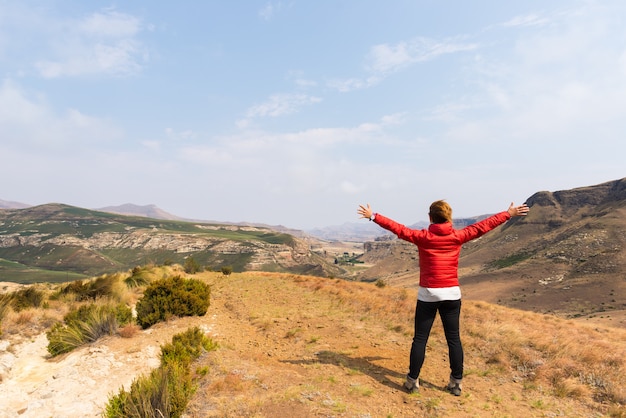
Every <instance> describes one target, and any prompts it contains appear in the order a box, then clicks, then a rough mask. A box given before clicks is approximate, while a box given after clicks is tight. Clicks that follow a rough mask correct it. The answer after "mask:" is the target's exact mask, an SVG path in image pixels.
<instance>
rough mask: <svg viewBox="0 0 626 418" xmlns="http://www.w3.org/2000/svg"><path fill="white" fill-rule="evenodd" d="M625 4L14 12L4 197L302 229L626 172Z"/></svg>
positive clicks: (84, 4) (520, 195)
mask: <svg viewBox="0 0 626 418" xmlns="http://www.w3.org/2000/svg"><path fill="white" fill-rule="evenodd" d="M624 109H626V2H623V1H622V0H613V1H611V0H605V1H579V0H555V1H550V2H546V1H533V0H530V1H524V2H503V1H495V0H493V1H473V2H468V1H417V0H412V1H409V0H390V1H387V2H380V1H371V0H343V1H341V0H337V1H328V0H320V1H304V0H293V1H239V2H234V1H178V2H175V3H174V2H169V1H156V0H149V1H148V0H136V1H132V2H117V3H115V2H101V1H82V0H81V1H78V0H75V1H71V0H68V1H29V0H21V1H18V0H14V1H5V0H0V179H1V180H0V199H3V200H9V201H17V202H22V203H27V204H33V205H35V204H43V203H50V202H61V203H66V204H70V205H75V206H81V207H86V208H98V207H104V206H111V205H120V204H124V203H134V204H138V205H146V204H156V205H157V206H159V207H160V208H162V209H164V210H166V211H168V212H170V213H173V214H175V215H178V216H182V217H187V218H194V219H206V220H216V221H233V222H238V221H248V222H261V223H267V224H272V225H285V226H289V227H293V228H302V229H309V228H313V227H321V226H329V225H338V224H342V223H344V222H356V221H357V215H356V208H357V206H358V204H359V203H366V202H369V203H371V205H372V207H373V209H374V210H375V211H377V212H381V213H384V214H385V215H387V216H389V217H392V218H394V219H396V220H398V221H399V222H402V223H406V224H411V223H414V222H417V221H423V220H427V215H426V213H427V210H428V205H429V204H430V203H431V202H432V201H434V200H437V199H446V200H447V201H448V202H449V203H450V204H451V205H452V207H453V208H454V215H455V217H467V216H474V215H479V214H484V213H492V212H497V211H500V210H505V209H506V208H507V207H508V204H509V203H510V202H511V201H515V202H516V203H521V202H523V201H524V200H525V199H526V198H528V197H529V196H531V195H532V194H533V193H535V192H537V191H542V190H548V191H556V190H565V189H570V188H574V187H581V186H588V185H593V184H598V183H602V182H605V181H610V180H615V179H619V178H623V177H625V176H626V162H625V161H626V157H625V156H626V141H625V140H624V139H625V138H624V135H625V132H626V115H625V112H626V111H625V110H624Z"/></svg>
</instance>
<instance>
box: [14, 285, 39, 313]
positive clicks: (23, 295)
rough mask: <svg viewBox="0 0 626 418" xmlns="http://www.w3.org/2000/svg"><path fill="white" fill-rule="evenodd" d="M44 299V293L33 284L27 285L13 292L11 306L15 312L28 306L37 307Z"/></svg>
mask: <svg viewBox="0 0 626 418" xmlns="http://www.w3.org/2000/svg"><path fill="white" fill-rule="evenodd" d="M44 299H45V293H44V292H43V291H42V290H39V289H37V288H36V287H34V286H28V287H25V288H23V289H20V290H18V291H17V292H14V293H13V297H12V298H11V307H12V308H13V310H14V311H15V312H19V311H21V310H23V309H28V308H39V307H40V306H41V304H42V302H43V301H44Z"/></svg>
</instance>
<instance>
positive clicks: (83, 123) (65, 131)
mask: <svg viewBox="0 0 626 418" xmlns="http://www.w3.org/2000/svg"><path fill="white" fill-rule="evenodd" d="M0 132H2V140H3V143H4V144H5V145H6V146H11V147H12V148H15V149H22V150H24V151H26V152H29V153H37V152H41V153H53V154H57V153H63V152H66V151H67V150H68V149H70V148H71V149H72V150H73V151H78V150H81V149H85V148H87V147H91V146H93V145H95V144H98V143H100V144H104V143H108V142H110V141H114V140H116V139H119V138H120V137H121V136H122V133H121V131H120V130H119V129H118V128H116V127H115V126H112V125H111V123H110V122H109V121H107V120H103V119H99V118H96V117H92V116H89V115H86V114H84V113H82V112H80V111H78V110H76V109H71V108H69V109H65V110H64V111H61V112H58V111H55V110H53V109H52V108H51V107H50V105H49V104H48V103H47V102H46V101H45V99H44V98H43V97H41V96H38V95H36V94H30V95H29V94H28V93H26V92H25V91H23V90H22V89H21V88H20V87H19V85H17V84H16V83H14V82H13V81H11V80H4V81H3V83H2V84H1V85H0Z"/></svg>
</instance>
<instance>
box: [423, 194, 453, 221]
mask: <svg viewBox="0 0 626 418" xmlns="http://www.w3.org/2000/svg"><path fill="white" fill-rule="evenodd" d="M428 215H429V216H430V220H431V222H432V223H434V224H442V223H445V222H452V208H451V207H450V205H449V204H448V202H446V201H444V200H437V201H436V202H433V203H432V204H431V205H430V210H429V212H428Z"/></svg>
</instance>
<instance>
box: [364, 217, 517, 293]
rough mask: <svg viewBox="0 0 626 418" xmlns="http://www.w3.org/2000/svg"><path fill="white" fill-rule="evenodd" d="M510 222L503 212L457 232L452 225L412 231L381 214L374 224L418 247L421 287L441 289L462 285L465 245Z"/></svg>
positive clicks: (444, 224) (443, 224) (448, 223)
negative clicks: (462, 260)
mask: <svg viewBox="0 0 626 418" xmlns="http://www.w3.org/2000/svg"><path fill="white" fill-rule="evenodd" d="M510 218H511V215H509V213H508V212H506V211H505V212H500V213H497V214H495V215H493V216H490V217H489V218H486V219H483V220H482V221H480V222H476V223H475V224H473V225H468V226H466V227H465V228H463V229H454V228H453V226H452V223H451V222H446V223H442V224H430V226H429V227H428V229H421V230H418V229H411V228H407V227H406V226H404V225H401V224H399V223H397V222H396V221H394V220H391V219H389V218H387V217H385V216H383V215H381V214H378V213H377V214H376V217H375V218H374V222H376V223H377V224H378V225H380V226H381V227H383V228H385V229H387V230H389V231H391V232H393V233H394V234H396V235H397V236H398V238H400V239H403V240H405V241H408V242H412V243H413V244H415V245H417V248H418V250H419V263H420V286H421V287H430V288H439V287H453V286H458V285H459V274H458V267H459V254H460V253H461V246H462V245H463V244H465V243H466V242H468V241H471V240H473V239H475V238H478V237H480V236H481V235H484V234H485V233H487V232H489V231H491V230H492V229H494V228H495V227H497V226H499V225H501V224H503V223H505V222H506V221H507V220H509V219H510Z"/></svg>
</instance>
